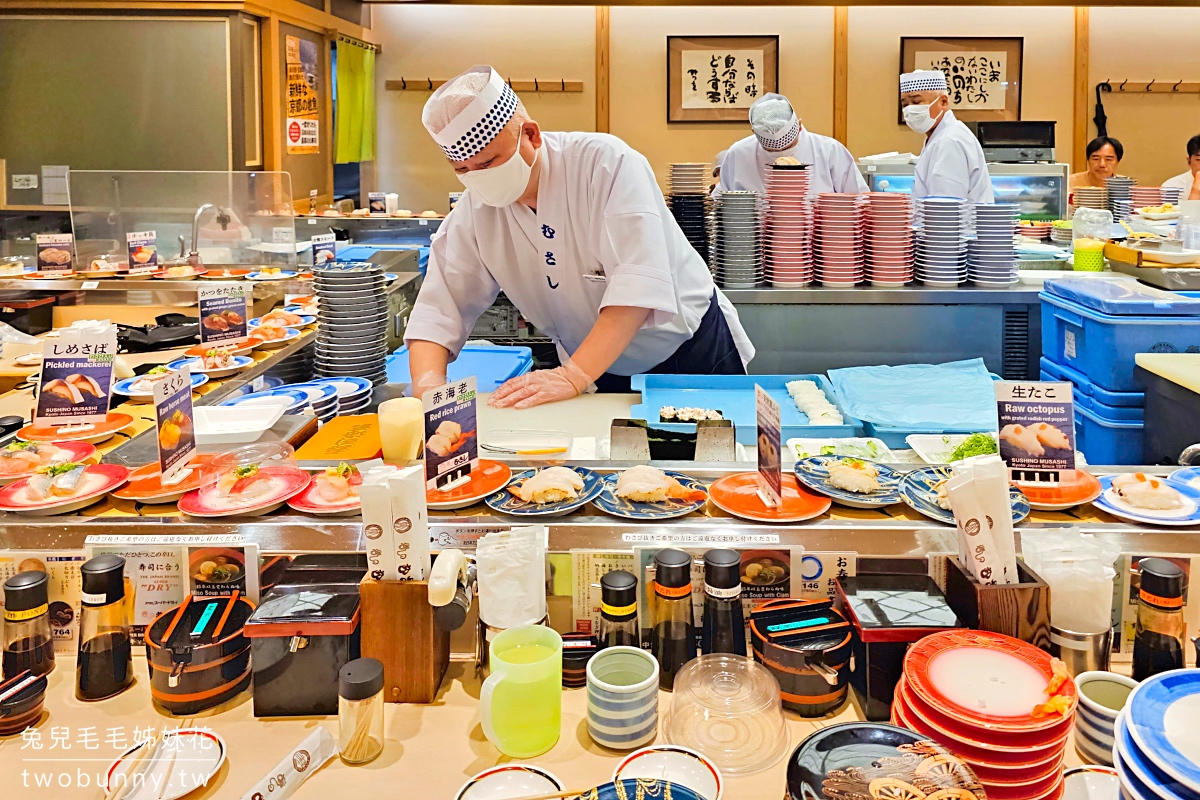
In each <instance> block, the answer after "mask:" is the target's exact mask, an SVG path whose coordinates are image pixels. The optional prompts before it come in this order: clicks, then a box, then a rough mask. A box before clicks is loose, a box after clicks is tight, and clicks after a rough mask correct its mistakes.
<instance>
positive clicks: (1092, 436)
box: [1075, 405, 1145, 465]
mask: <svg viewBox="0 0 1200 800" xmlns="http://www.w3.org/2000/svg"><path fill="white" fill-rule="evenodd" d="M1144 433H1145V423H1142V422H1135V421H1132V420H1114V419H1106V418H1105V417H1102V416H1100V415H1099V414H1098V413H1097V412H1096V411H1094V410H1092V409H1089V408H1085V407H1083V406H1080V405H1076V406H1075V447H1076V448H1077V449H1078V450H1079V451H1080V452H1082V453H1083V455H1084V457H1085V458H1086V459H1087V461H1088V463H1089V464H1092V465H1101V464H1110V465H1117V464H1125V465H1129V464H1141V463H1142V440H1143V436H1144Z"/></svg>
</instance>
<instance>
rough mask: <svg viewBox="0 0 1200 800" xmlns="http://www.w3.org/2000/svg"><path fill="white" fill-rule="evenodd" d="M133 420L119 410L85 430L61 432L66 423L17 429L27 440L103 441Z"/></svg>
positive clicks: (18, 433)
mask: <svg viewBox="0 0 1200 800" xmlns="http://www.w3.org/2000/svg"><path fill="white" fill-rule="evenodd" d="M131 422H133V417H131V416H129V415H128V414H121V413H119V412H117V411H110V412H108V417H107V418H106V419H105V420H104V421H103V422H94V423H92V427H90V428H88V429H87V430H83V431H74V432H70V433H60V432H59V431H61V430H62V429H63V428H64V427H66V426H64V425H26V426H25V427H24V428H21V430H19V431H17V438H18V439H22V440H24V441H26V442H52V443H53V442H92V443H93V444H94V443H96V442H102V441H104V440H105V439H110V438H112V436H113V434H115V433H116V432H117V431H119V430H121V429H122V428H124V427H125V426H126V425H128V424H129V423H131Z"/></svg>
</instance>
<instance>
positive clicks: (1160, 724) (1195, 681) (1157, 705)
mask: <svg viewBox="0 0 1200 800" xmlns="http://www.w3.org/2000/svg"><path fill="white" fill-rule="evenodd" d="M1197 712H1200V669H1177V670H1171V671H1170V672H1162V673H1159V674H1158V675H1154V676H1153V677H1150V678H1147V679H1146V680H1144V681H1142V683H1141V685H1140V686H1138V687H1137V688H1136V689H1134V690H1133V694H1131V695H1130V696H1129V702H1128V703H1127V704H1126V710H1125V725H1126V727H1127V728H1128V730H1129V735H1130V736H1131V737H1132V738H1133V742H1134V743H1135V744H1136V745H1137V749H1138V750H1139V751H1141V754H1142V755H1144V756H1145V757H1146V758H1147V759H1148V760H1150V761H1152V762H1153V763H1154V766H1156V767H1158V768H1159V769H1160V770H1162V771H1163V772H1165V773H1166V774H1167V775H1169V776H1170V777H1172V778H1174V779H1175V780H1176V781H1178V782H1179V783H1182V784H1183V785H1184V786H1186V787H1187V788H1188V789H1189V790H1190V791H1191V792H1193V793H1195V792H1200V764H1198V763H1196V760H1195V758H1196V757H1195V754H1196V753H1197V752H1200V725H1197V724H1196V717H1197Z"/></svg>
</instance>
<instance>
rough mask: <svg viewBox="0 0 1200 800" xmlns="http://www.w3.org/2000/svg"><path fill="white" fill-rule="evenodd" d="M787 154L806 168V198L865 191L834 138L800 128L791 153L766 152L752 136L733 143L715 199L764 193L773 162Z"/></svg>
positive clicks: (850, 158)
mask: <svg viewBox="0 0 1200 800" xmlns="http://www.w3.org/2000/svg"><path fill="white" fill-rule="evenodd" d="M787 155H790V156H792V157H793V158H795V159H796V160H797V161H799V162H800V163H801V164H808V165H809V168H808V173H809V176H810V177H809V181H808V195H809V197H816V196H817V194H818V193H820V192H849V193H855V194H857V193H860V192H865V191H867V182H866V181H865V180H863V176H862V174H861V173H860V172H859V171H858V167H857V166H856V165H855V163H854V156H852V155H850V151H849V150H847V149H846V146H845V145H843V144H842V143H841V142H839V141H838V140H837V139H831V138H829V137H828V136H821V135H820V134H816V133H813V132H812V131H810V130H808V129H807V128H801V129H800V134H799V135H798V136H797V137H796V148H795V150H794V151H781V152H778V153H771V152H768V151H767V150H764V149H763V148H762V146H761V145H759V143H758V138H757V137H755V136H753V135H751V136H747V137H746V138H745V139H739V140H738V141H736V142H734V143H733V145H731V146H730V148H729V152H728V154H727V155H726V156H725V161H724V162H723V163H722V164H721V180H720V183H718V184H717V188H716V190H715V191H714V192H713V194H714V196H715V195H717V194H719V193H721V192H758V193H760V194H762V193H764V192H765V191H766V188H765V187H766V182H765V181H766V174H767V170H768V169H770V167H771V164H773V163H775V159H777V158H779V157H780V156H787Z"/></svg>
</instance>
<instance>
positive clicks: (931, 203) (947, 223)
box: [914, 197, 971, 288]
mask: <svg viewBox="0 0 1200 800" xmlns="http://www.w3.org/2000/svg"><path fill="white" fill-rule="evenodd" d="M916 205H917V215H916V222H917V224H916V231H917V249H916V255H915V257H914V265H915V272H916V275H917V279H918V280H920V281H922V282H923V283H925V284H926V285H927V286H937V287H943V288H946V287H954V286H957V285H958V284H960V283H963V282H965V281H966V279H967V239H968V237H969V234H970V230H971V229H970V222H971V221H970V203H968V202H967V201H966V200H964V199H962V198H961V197H922V198H920V199H918V200H917V203H916Z"/></svg>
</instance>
